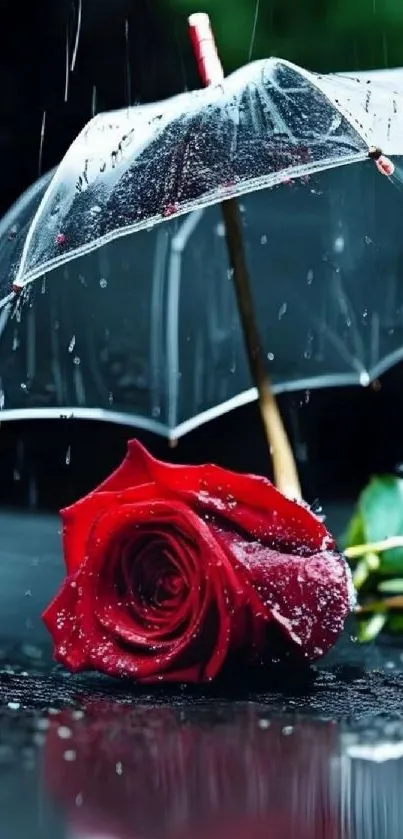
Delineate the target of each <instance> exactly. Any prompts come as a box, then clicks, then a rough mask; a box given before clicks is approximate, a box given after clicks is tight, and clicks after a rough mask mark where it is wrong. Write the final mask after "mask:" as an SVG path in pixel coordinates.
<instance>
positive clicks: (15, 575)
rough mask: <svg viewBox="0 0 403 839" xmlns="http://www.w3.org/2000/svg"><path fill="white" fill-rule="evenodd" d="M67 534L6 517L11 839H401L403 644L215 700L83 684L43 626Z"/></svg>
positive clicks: (1, 660) (2, 823) (6, 825)
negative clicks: (57, 656) (60, 663)
mask: <svg viewBox="0 0 403 839" xmlns="http://www.w3.org/2000/svg"><path fill="white" fill-rule="evenodd" d="M339 513H340V511H339ZM334 526H335V527H336V526H337V524H335V525H334ZM57 531H58V523H57V520H56V519H55V518H53V517H45V516H39V515H32V516H18V515H8V514H0V535H1V538H0V814H1V816H0V838H1V839H59V837H69V839H87V837H88V839H90V837H92V839H165V837H166V839H187V837H190V836H192V837H197V839H205V837H206V839H207V837H209V839H211V837H213V838H214V839H227V837H228V839H230V837H231V839H254V837H256V839H263V837H264V839H266V838H267V839H270V837H273V839H294V837H295V839H342V837H346V839H401V837H402V836H403V796H402V790H403V642H402V644H401V645H399V644H397V643H395V644H391V643H390V642H389V643H388V642H387V641H386V640H384V641H383V642H382V643H378V644H376V645H371V646H369V647H361V646H358V645H357V644H356V643H354V641H353V640H352V639H351V637H350V634H349V633H348V632H346V634H345V637H344V638H343V639H342V641H341V643H340V645H339V646H338V648H337V649H336V650H335V651H334V652H333V653H332V655H331V656H330V657H328V658H327V660H325V661H324V662H323V664H322V665H321V667H320V668H318V669H313V670H311V671H310V672H308V673H305V674H295V673H294V674H287V675H285V674H277V675H274V674H265V676H264V677H263V678H262V679H261V680H260V682H255V683H251V681H250V679H245V678H243V679H242V681H238V682H237V683H233V684H228V683H227V684H225V685H218V686H215V687H213V686H212V687H210V688H208V689H203V690H200V689H194V688H193V689H189V688H180V687H179V688H178V687H176V688H174V689H172V690H167V689H166V688H165V689H151V688H150V687H147V688H135V687H133V686H132V685H130V684H127V683H124V682H114V681H110V680H106V679H103V678H101V677H98V676H96V675H86V676H80V677H72V676H70V675H68V674H67V673H65V672H64V671H63V670H62V669H61V668H59V667H55V666H54V665H53V664H52V662H51V657H50V648H49V645H48V642H47V638H46V634H45V632H44V630H43V629H42V627H41V624H40V622H39V621H38V614H39V613H40V611H41V609H42V608H43V606H44V605H45V604H46V602H47V601H48V600H49V597H50V596H51V594H52V593H53V592H54V590H55V588H56V587H57V584H58V581H59V579H60V577H61V574H62V567H61V559H60V549H59V539H58V532H57Z"/></svg>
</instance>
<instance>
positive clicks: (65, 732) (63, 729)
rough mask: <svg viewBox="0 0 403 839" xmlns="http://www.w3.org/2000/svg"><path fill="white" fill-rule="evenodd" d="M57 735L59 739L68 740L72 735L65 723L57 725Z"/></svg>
mask: <svg viewBox="0 0 403 839" xmlns="http://www.w3.org/2000/svg"><path fill="white" fill-rule="evenodd" d="M57 736H58V737H60V739H61V740H69V739H70V737H71V736H72V731H71V728H68V726H67V725H59V728H58V729H57Z"/></svg>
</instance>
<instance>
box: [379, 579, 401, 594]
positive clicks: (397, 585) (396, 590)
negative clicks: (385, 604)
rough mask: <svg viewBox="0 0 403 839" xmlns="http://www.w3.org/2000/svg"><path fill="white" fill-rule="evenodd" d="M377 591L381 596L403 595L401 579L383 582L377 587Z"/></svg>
mask: <svg viewBox="0 0 403 839" xmlns="http://www.w3.org/2000/svg"><path fill="white" fill-rule="evenodd" d="M378 591H381V592H382V594H403V579H398V578H395V579H393V580H383V582H382V583H379V585H378Z"/></svg>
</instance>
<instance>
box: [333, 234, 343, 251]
mask: <svg viewBox="0 0 403 839" xmlns="http://www.w3.org/2000/svg"><path fill="white" fill-rule="evenodd" d="M333 250H334V252H335V253H342V252H343V251H344V236H336V238H335V240H334V242H333Z"/></svg>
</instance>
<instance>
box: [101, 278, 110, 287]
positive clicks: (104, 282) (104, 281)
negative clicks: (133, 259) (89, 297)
mask: <svg viewBox="0 0 403 839" xmlns="http://www.w3.org/2000/svg"><path fill="white" fill-rule="evenodd" d="M99 285H100V286H101V288H106V286H107V285H108V280H106V279H105V277H101V279H100V281H99Z"/></svg>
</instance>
